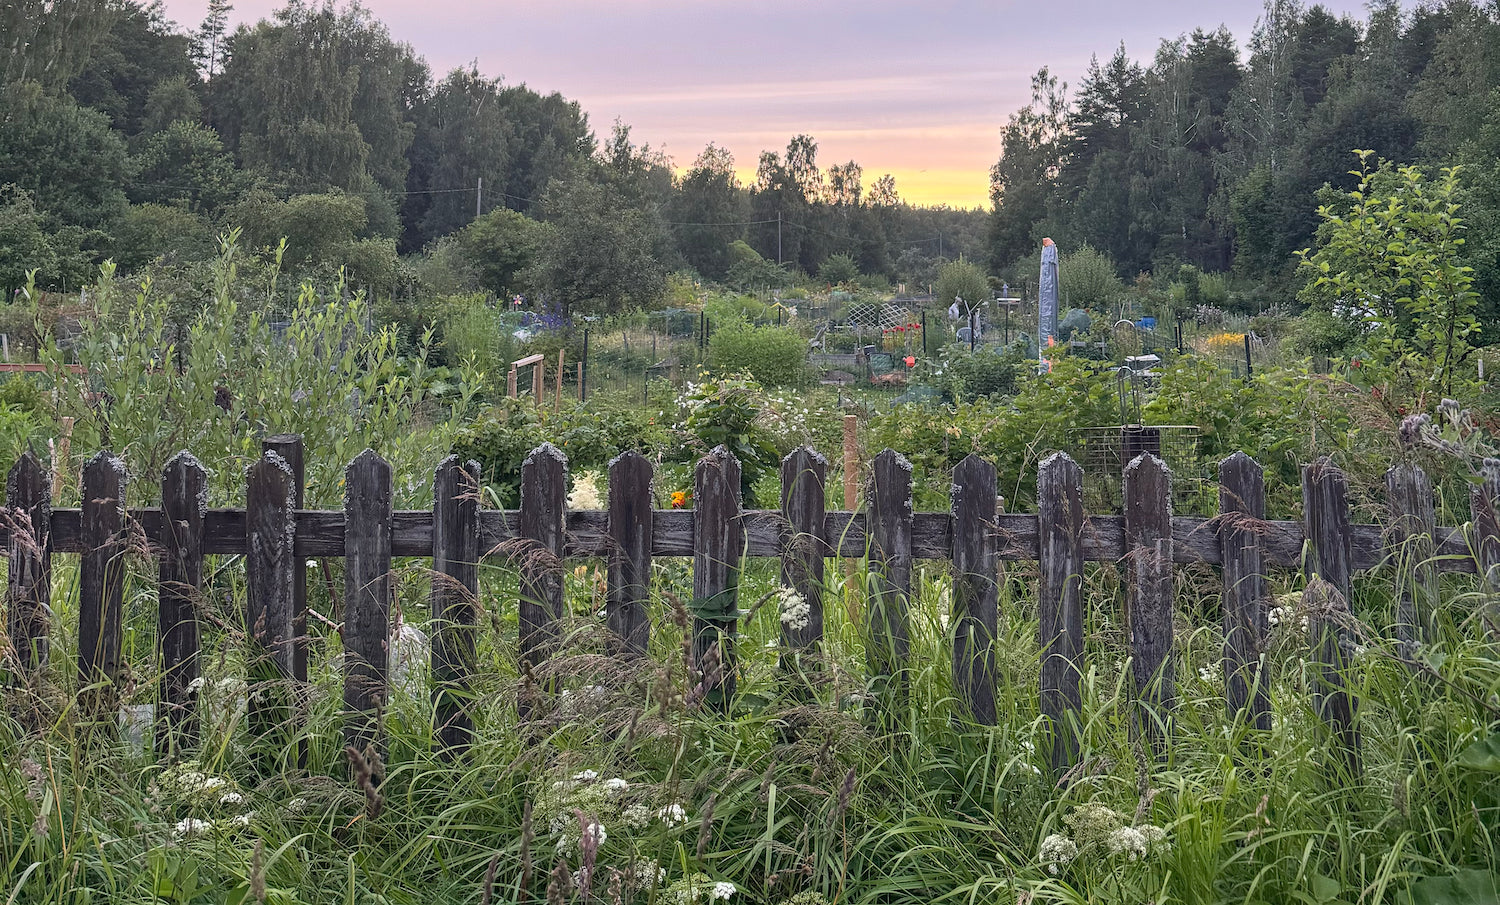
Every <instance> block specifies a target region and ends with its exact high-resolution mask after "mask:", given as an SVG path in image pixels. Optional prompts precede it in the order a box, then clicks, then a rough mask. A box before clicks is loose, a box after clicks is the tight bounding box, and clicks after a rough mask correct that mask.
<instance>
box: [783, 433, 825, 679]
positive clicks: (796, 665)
mask: <svg viewBox="0 0 1500 905" xmlns="http://www.w3.org/2000/svg"><path fill="white" fill-rule="evenodd" d="M827 485H828V460H827V459H825V458H823V456H822V455H821V454H820V453H819V452H818V451H817V450H815V449H813V448H812V447H811V446H800V447H798V448H797V449H794V450H792V451H791V452H790V453H788V454H787V456H786V458H784V459H782V460H781V516H782V524H781V550H782V554H781V583H782V585H784V586H785V587H789V588H791V589H792V590H794V591H796V592H797V594H798V596H800V597H801V598H802V600H803V601H804V602H805V604H806V606H807V613H806V615H805V617H804V616H802V615H800V614H794V616H793V618H792V619H791V620H790V621H788V620H786V619H783V621H782V623H781V647H782V650H781V657H780V661H781V662H780V666H781V669H782V671H783V672H784V673H790V674H793V675H795V676H797V677H798V681H799V684H801V685H803V686H804V687H805V686H806V684H807V682H806V677H807V669H808V667H809V666H811V665H812V664H810V663H806V662H804V660H803V657H804V655H805V654H816V652H817V650H818V647H819V645H820V644H821V643H822V641H823V567H824V560H825V559H826V558H827V556H828V553H829V550H828V538H827V537H825V536H824V533H825V531H826V529H827V526H826V524H825V516H826V514H827Z"/></svg>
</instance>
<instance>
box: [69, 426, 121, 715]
mask: <svg viewBox="0 0 1500 905" xmlns="http://www.w3.org/2000/svg"><path fill="white" fill-rule="evenodd" d="M126 480H127V478H126V474H125V463H123V462H121V461H120V460H119V459H117V458H115V456H114V454H113V453H110V452H108V451H105V452H100V453H99V454H97V455H95V456H94V457H93V458H92V459H90V460H88V462H87V463H85V464H84V466H83V497H82V511H81V512H80V514H79V520H80V524H81V531H80V535H81V536H82V539H83V542H84V547H85V551H86V552H85V553H84V554H83V561H82V562H81V563H80V565H79V570H78V687H79V690H80V693H81V696H82V700H81V702H80V703H81V705H82V710H83V712H84V713H85V714H86V715H88V716H90V717H103V716H104V715H105V714H106V713H109V714H110V716H111V717H112V716H113V708H114V699H115V693H116V692H117V691H118V690H119V687H120V686H121V685H122V684H123V682H124V678H125V676H124V663H123V662H121V659H120V641H121V630H122V627H123V625H122V623H123V614H122V612H121V610H122V608H123V606H124V596H125V484H126Z"/></svg>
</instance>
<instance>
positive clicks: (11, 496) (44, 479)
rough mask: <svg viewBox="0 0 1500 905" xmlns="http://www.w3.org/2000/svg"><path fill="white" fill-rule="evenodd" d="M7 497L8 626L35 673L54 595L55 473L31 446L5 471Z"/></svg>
mask: <svg viewBox="0 0 1500 905" xmlns="http://www.w3.org/2000/svg"><path fill="white" fill-rule="evenodd" d="M5 498H6V500H7V501H8V503H9V506H8V508H9V511H10V518H9V519H8V521H9V522H10V524H9V528H10V536H9V539H8V541H7V544H6V553H7V556H8V557H9V561H8V567H7V580H6V590H7V593H8V594H9V597H8V599H9V601H10V609H9V612H8V613H7V616H6V626H5V629H6V634H7V635H8V636H9V638H10V643H11V646H12V647H14V648H15V651H16V658H17V663H16V665H17V666H18V667H19V668H20V669H21V671H22V672H23V673H25V674H27V675H31V674H34V673H35V672H36V671H37V670H39V669H42V668H43V667H45V666H46V665H47V656H48V650H49V648H48V643H49V636H50V631H51V628H50V624H49V620H48V616H47V613H48V601H49V600H50V599H51V596H52V540H51V531H50V528H51V523H52V477H51V475H49V474H47V469H46V468H45V467H44V466H43V465H42V463H41V462H40V460H38V459H37V457H36V454H35V453H33V452H32V451H31V450H29V449H28V450H27V451H26V452H24V453H22V454H21V458H20V459H19V460H17V462H16V464H15V465H14V466H12V467H11V469H10V473H9V474H8V475H7V476H6V480H5Z"/></svg>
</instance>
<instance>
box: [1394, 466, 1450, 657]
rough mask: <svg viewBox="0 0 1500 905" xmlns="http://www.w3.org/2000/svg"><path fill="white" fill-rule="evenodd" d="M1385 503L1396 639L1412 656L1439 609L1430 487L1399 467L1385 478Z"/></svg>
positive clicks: (1417, 472) (1417, 471)
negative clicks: (1388, 519)
mask: <svg viewBox="0 0 1500 905" xmlns="http://www.w3.org/2000/svg"><path fill="white" fill-rule="evenodd" d="M1385 487H1386V499H1387V501H1388V504H1389V508H1390V514H1391V547H1392V549H1393V551H1394V552H1395V557H1396V563H1395V565H1396V568H1395V570H1394V571H1395V591H1396V637H1397V638H1398V639H1399V640H1400V641H1401V646H1402V649H1403V650H1402V652H1403V654H1404V655H1407V656H1410V654H1411V652H1412V650H1413V648H1414V646H1415V645H1417V644H1421V643H1423V642H1425V641H1426V640H1427V638H1428V636H1429V634H1430V632H1431V628H1430V625H1429V620H1431V618H1432V613H1433V612H1434V610H1435V609H1436V608H1437V599H1438V596H1437V595H1438V576H1437V569H1436V568H1434V567H1433V561H1432V557H1433V552H1434V545H1433V537H1434V536H1435V534H1436V531H1437V517H1436V515H1435V514H1434V512H1433V501H1432V482H1431V481H1430V480H1428V478H1427V472H1425V471H1423V470H1422V468H1421V466H1418V465H1416V464H1414V463H1410V462H1403V463H1402V464H1400V465H1396V466H1394V467H1392V468H1391V469H1390V470H1389V471H1387V472H1386V473H1385Z"/></svg>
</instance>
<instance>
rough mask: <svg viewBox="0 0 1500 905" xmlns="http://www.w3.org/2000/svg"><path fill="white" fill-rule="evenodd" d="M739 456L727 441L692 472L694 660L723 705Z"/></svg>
mask: <svg viewBox="0 0 1500 905" xmlns="http://www.w3.org/2000/svg"><path fill="white" fill-rule="evenodd" d="M744 538H745V526H744V524H743V523H742V522H741V521H740V462H739V460H738V459H736V458H735V457H734V454H733V453H731V452H730V451H729V450H728V449H726V448H725V447H723V446H716V447H714V449H713V451H712V452H710V453H709V454H708V455H707V456H704V457H703V458H702V459H700V460H699V461H698V467H697V469H696V471H695V472H694V475H693V613H694V615H693V660H694V662H696V663H697V664H698V669H699V670H701V671H702V672H703V678H702V684H703V690H704V694H705V699H706V700H707V701H708V702H709V703H711V704H713V705H714V707H715V708H717V709H718V710H721V711H725V710H728V709H729V704H730V702H731V701H732V700H734V693H735V689H736V685H737V682H736V679H737V677H736V674H735V669H736V666H737V663H736V659H735V651H734V634H735V629H736V625H737V623H738V621H739V620H738V616H737V613H738V612H739V600H740V556H741V555H742V553H743V552H744V546H745V544H744Z"/></svg>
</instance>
